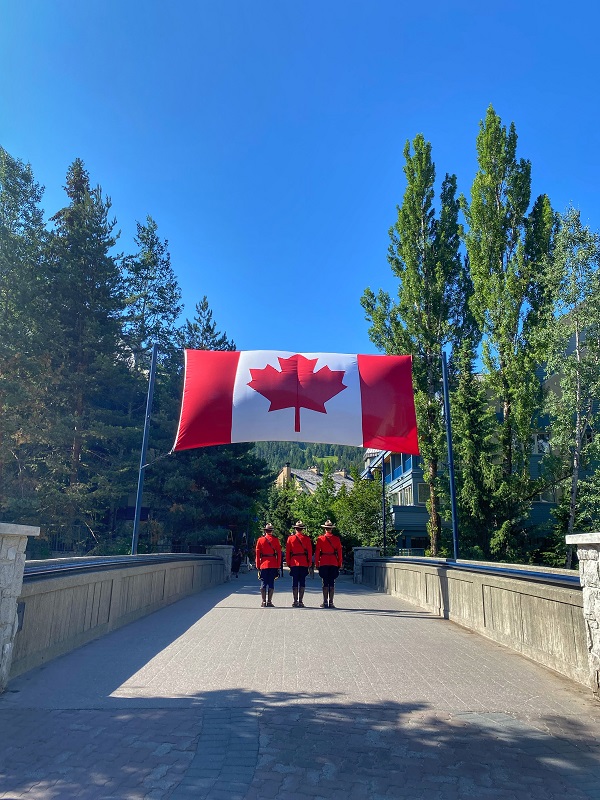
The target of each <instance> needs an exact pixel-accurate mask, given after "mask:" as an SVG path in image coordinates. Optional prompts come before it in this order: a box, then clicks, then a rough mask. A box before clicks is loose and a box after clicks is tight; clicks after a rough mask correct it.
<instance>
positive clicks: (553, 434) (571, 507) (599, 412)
mask: <svg viewBox="0 0 600 800" xmlns="http://www.w3.org/2000/svg"><path fill="white" fill-rule="evenodd" d="M549 273H550V275H549V277H550V283H551V286H552V287H553V295H554V306H553V311H554V314H553V315H552V316H551V317H550V318H549V319H548V320H547V324H546V325H545V326H543V328H541V330H540V335H539V339H540V341H541V342H542V345H543V347H544V353H545V361H546V371H547V374H548V376H549V382H550V383H551V384H552V386H551V388H550V391H548V393H547V396H546V410H547V411H548V413H549V416H550V426H549V430H550V443H551V446H552V450H553V451H554V453H555V454H560V455H561V456H562V458H563V459H565V460H566V462H567V469H568V472H569V478H568V479H567V481H566V487H565V488H566V495H567V497H568V514H567V521H566V530H565V531H564V533H566V534H572V533H573V530H574V527H575V520H576V517H577V515H578V511H579V492H580V482H581V479H582V478H583V477H585V475H584V470H585V468H586V467H587V468H589V467H590V466H591V465H592V464H593V461H591V459H590V456H591V458H592V459H594V458H596V459H597V458H598V450H599V444H600V408H599V403H600V234H598V233H596V232H593V231H591V230H590V229H589V228H588V227H586V226H584V225H583V224H582V222H581V218H580V213H579V211H577V210H575V209H573V208H571V209H569V210H568V211H567V213H566V214H564V215H563V217H562V219H561V226H560V230H559V232H558V234H557V236H556V246H555V249H554V254H553V258H552V261H551V264H550V269H549ZM570 566H571V550H570V548H569V549H568V551H567V567H570Z"/></svg>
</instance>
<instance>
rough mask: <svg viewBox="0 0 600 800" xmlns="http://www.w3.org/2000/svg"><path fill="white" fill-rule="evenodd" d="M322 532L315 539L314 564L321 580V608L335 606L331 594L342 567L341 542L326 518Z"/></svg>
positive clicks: (330, 522) (331, 523)
mask: <svg viewBox="0 0 600 800" xmlns="http://www.w3.org/2000/svg"><path fill="white" fill-rule="evenodd" d="M321 527H322V528H323V529H324V532H323V534H322V535H321V536H319V537H318V539H317V546H316V549H315V565H316V567H317V569H318V570H319V575H320V576H321V580H322V581H323V602H322V603H321V608H335V606H334V604H333V595H334V593H335V580H336V578H337V576H338V575H339V574H340V569H341V567H342V563H343V562H342V543H341V542H340V539H339V536H336V535H335V534H334V532H333V529H334V528H335V525H334V524H333V522H332V521H331V520H330V519H328V520H327V521H326V522H325V524H324V525H321Z"/></svg>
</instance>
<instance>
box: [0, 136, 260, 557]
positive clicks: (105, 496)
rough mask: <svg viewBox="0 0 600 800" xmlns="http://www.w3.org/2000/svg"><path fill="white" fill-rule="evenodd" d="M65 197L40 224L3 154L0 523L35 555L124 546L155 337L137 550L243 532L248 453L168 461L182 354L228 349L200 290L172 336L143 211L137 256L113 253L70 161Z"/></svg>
mask: <svg viewBox="0 0 600 800" xmlns="http://www.w3.org/2000/svg"><path fill="white" fill-rule="evenodd" d="M65 190H66V193H67V198H68V202H67V205H66V206H65V207H64V208H62V209H60V210H59V211H58V212H57V213H55V214H54V215H53V217H52V218H51V221H52V223H53V227H52V228H51V229H50V230H47V229H46V228H45V226H44V224H43V213H42V211H41V209H40V206H39V203H40V200H41V194H42V193H41V189H40V188H39V186H38V185H37V184H36V183H35V180H34V178H33V174H32V171H31V168H30V167H29V166H26V165H24V164H22V163H21V162H19V161H17V160H15V159H13V158H11V157H10V156H9V155H8V154H7V153H6V152H5V151H4V150H2V149H1V148H0V307H1V308H2V312H3V313H1V314H0V414H1V416H2V425H0V519H2V520H8V521H11V522H22V523H30V524H39V525H41V527H42V530H43V532H44V538H43V539H42V540H41V542H43V544H41V543H40V545H39V546H36V553H38V551H39V554H41V555H47V554H48V553H49V548H50V543H52V547H56V546H58V547H59V548H61V549H64V550H75V551H76V552H78V553H85V552H93V553H97V554H109V553H115V554H116V553H122V552H126V551H128V549H129V547H130V542H131V527H132V525H131V522H125V521H124V520H123V519H122V517H123V512H124V511H125V509H126V507H127V496H128V495H129V496H130V497H131V496H132V495H133V494H134V491H135V487H136V484H137V474H138V464H139V450H140V444H141V438H142V427H143V422H144V411H145V403H146V393H147V386H148V375H147V368H148V362H149V360H148V353H149V351H150V349H151V346H152V344H153V343H154V342H157V343H159V345H160V348H159V350H160V360H159V366H158V375H157V381H156V389H155V395H154V407H153V415H152V424H151V430H150V447H149V451H148V462H149V466H148V467H147V468H146V479H145V487H146V491H145V494H144V505H145V506H147V507H148V508H149V518H148V521H147V522H143V523H142V524H141V530H140V542H139V552H152V551H155V550H157V549H160V550H170V549H174V548H175V549H179V548H181V549H187V547H188V546H189V545H192V544H196V545H197V544H199V543H210V542H215V541H219V542H222V541H225V539H226V537H227V535H228V532H229V531H238V532H240V534H241V532H246V531H248V530H249V528H250V523H251V520H252V518H253V516H254V514H255V513H256V512H255V507H256V504H257V502H258V501H259V500H260V499H261V498H262V497H263V495H264V494H265V493H266V489H267V486H268V484H269V482H270V480H271V478H272V475H271V474H270V473H269V472H268V470H267V468H266V464H265V462H264V461H263V460H262V459H260V458H259V457H257V456H256V455H255V454H254V453H253V451H252V445H245V444H241V445H231V446H229V447H218V448H206V449H204V450H201V451H189V452H186V453H182V454H178V455H177V456H172V457H170V458H164V456H165V455H166V454H167V453H168V452H169V451H170V450H171V447H172V444H173V440H174V438H175V431H176V427H177V419H178V415H179V402H180V397H181V388H182V366H183V365H182V359H181V356H180V353H179V347H180V346H181V345H186V344H187V345H188V346H193V347H196V346H205V347H212V348H222V349H231V348H232V347H233V346H234V345H233V342H230V341H229V340H228V339H227V338H226V337H225V335H224V334H221V333H219V332H218V331H217V328H216V324H215V323H214V321H213V319H212V311H211V310H210V307H209V305H208V301H207V299H206V297H204V298H203V299H202V301H201V302H199V303H198V305H197V307H196V317H195V319H194V320H192V321H191V322H190V321H189V320H188V321H186V322H185V323H184V325H183V327H182V328H179V327H177V325H176V320H177V318H178V316H179V313H180V311H181V307H180V303H179V301H180V290H179V287H178V285H177V281H176V279H175V274H174V271H173V269H172V267H171V262H170V256H169V253H168V249H167V242H166V241H162V240H161V239H160V238H159V237H158V234H157V230H158V226H157V224H156V223H155V222H154V220H153V219H152V218H151V217H147V220H146V224H145V225H140V224H138V226H137V236H136V239H135V244H136V246H137V252H136V253H135V254H132V255H126V256H125V257H123V258H122V257H120V256H117V255H115V245H116V242H117V238H118V233H117V232H116V221H115V220H114V219H111V218H110V216H109V215H110V208H111V204H110V200H109V199H108V198H107V197H105V196H104V194H103V192H102V190H101V188H100V187H96V188H95V189H94V188H92V187H91V185H90V180H89V175H88V173H87V171H86V169H85V166H84V164H83V162H82V161H81V160H80V159H76V160H75V161H74V162H73V164H72V165H71V167H70V168H69V171H68V173H67V180H66V185H65ZM30 549H31V548H30ZM32 552H33V550H32Z"/></svg>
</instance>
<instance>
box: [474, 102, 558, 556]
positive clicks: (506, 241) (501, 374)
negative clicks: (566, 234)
mask: <svg viewBox="0 0 600 800" xmlns="http://www.w3.org/2000/svg"><path fill="white" fill-rule="evenodd" d="M516 149H517V134H516V131H515V127H514V124H511V126H510V128H509V129H508V130H507V129H506V127H504V126H503V125H502V123H501V120H500V118H499V117H498V115H497V114H496V113H495V111H494V109H493V108H492V107H491V106H490V107H489V108H488V110H487V114H486V118H485V121H484V122H482V123H481V125H480V131H479V135H478V137H477V155H478V163H479V171H478V172H477V175H476V176H475V180H474V182H473V186H472V188H471V201H470V203H467V201H466V200H465V198H461V203H462V209H463V211H464V214H465V218H466V221H467V223H468V228H467V230H466V231H465V232H464V240H465V244H466V248H467V252H468V256H469V263H470V271H471V277H472V281H473V287H474V292H473V294H472V297H471V308H472V310H473V313H474V315H475V318H476V321H477V323H478V325H479V327H480V329H481V331H482V333H483V337H484V348H483V361H484V365H485V368H486V373H487V374H486V383H485V385H486V389H487V390H488V393H489V396H490V398H491V400H492V402H494V403H497V405H498V409H499V410H500V411H501V413H502V423H501V427H500V435H499V441H500V446H501V466H502V482H501V484H500V485H499V486H498V488H497V490H496V493H495V502H496V507H497V511H498V516H497V521H496V527H497V531H496V543H495V547H496V550H497V552H498V553H499V554H500V553H501V552H502V549H503V544H502V542H503V541H504V542H507V541H508V539H509V538H510V536H511V535H512V532H513V529H514V527H515V526H517V525H518V524H519V521H520V519H522V517H523V515H524V514H525V513H526V510H527V507H528V506H527V498H528V497H529V496H530V495H531V486H530V477H529V454H530V452H531V441H532V435H533V433H534V432H535V430H536V428H537V426H538V424H539V411H540V403H541V386H540V378H539V375H537V374H536V366H537V365H538V363H539V351H536V348H535V347H534V346H533V342H532V332H533V331H534V330H535V326H536V325H537V323H538V322H539V321H540V319H541V318H543V316H544V314H545V313H547V295H546V292H545V285H544V280H543V273H544V265H545V260H546V258H547V257H548V254H549V253H550V248H551V240H552V232H553V227H554V215H553V212H552V209H551V207H550V202H549V200H548V198H547V197H546V196H545V195H540V196H539V197H538V198H537V200H536V201H535V203H534V205H533V208H532V209H531V211H530V212H528V209H529V204H530V198H531V164H530V162H529V161H526V160H524V159H519V160H517V156H516Z"/></svg>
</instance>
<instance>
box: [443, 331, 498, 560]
mask: <svg viewBox="0 0 600 800" xmlns="http://www.w3.org/2000/svg"><path fill="white" fill-rule="evenodd" d="M475 357H476V355H475V349H474V347H473V343H472V340H471V339H470V338H469V337H467V338H466V339H464V340H463V341H462V342H461V344H460V346H459V347H458V350H457V353H456V355H455V359H454V361H455V367H456V372H455V376H454V383H455V385H454V390H453V391H452V393H451V413H452V434H453V451H454V467H455V476H456V496H457V511H458V520H459V532H460V552H461V555H462V557H463V558H483V557H489V538H490V531H491V530H492V529H493V521H494V505H493V497H494V489H495V488H496V486H497V484H498V482H499V477H500V476H499V470H500V468H499V466H498V464H497V463H496V462H497V458H496V454H497V443H496V441H495V438H494V434H495V430H496V421H495V415H494V410H493V408H491V407H490V404H489V402H488V398H487V395H486V391H485V388H484V385H483V381H482V380H481V376H478V375H476V374H475V372H474V362H475Z"/></svg>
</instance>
